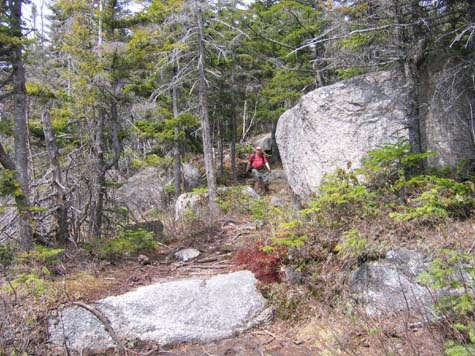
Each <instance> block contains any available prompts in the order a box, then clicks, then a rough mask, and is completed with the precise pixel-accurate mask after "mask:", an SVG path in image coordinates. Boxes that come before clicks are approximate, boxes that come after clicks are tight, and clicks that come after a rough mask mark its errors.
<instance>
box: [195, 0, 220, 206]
mask: <svg viewBox="0 0 475 356" xmlns="http://www.w3.org/2000/svg"><path fill="white" fill-rule="evenodd" d="M197 4H198V9H197V20H198V36H199V38H198V42H199V49H198V51H199V53H198V55H199V56H198V57H199V59H198V61H199V63H198V72H199V106H200V117H201V131H202V137H203V154H204V161H205V169H206V177H207V182H208V199H209V201H208V206H209V208H210V210H211V212H212V213H213V212H217V210H218V207H217V205H216V199H217V189H218V188H217V183H216V174H215V170H214V162H213V161H214V160H213V146H212V142H211V129H210V124H209V117H208V85H207V81H206V73H205V58H206V54H205V38H204V22H203V14H202V10H201V1H198V2H197Z"/></svg>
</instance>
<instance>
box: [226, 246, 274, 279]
mask: <svg viewBox="0 0 475 356" xmlns="http://www.w3.org/2000/svg"><path fill="white" fill-rule="evenodd" d="M281 261H282V255H281V254H280V253H279V252H271V253H268V252H264V251H262V245H261V244H258V243H254V244H251V245H248V246H246V247H245V248H243V249H241V250H239V252H238V253H237V254H236V256H235V257H234V263H235V264H236V265H237V266H240V267H244V268H246V269H248V270H250V271H251V272H253V273H254V275H255V276H256V278H257V279H258V280H260V281H261V282H264V283H273V282H280V281H281V280H282V278H281V272H280V263H281Z"/></svg>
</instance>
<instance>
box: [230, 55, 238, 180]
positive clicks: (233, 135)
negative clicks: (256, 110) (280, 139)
mask: <svg viewBox="0 0 475 356" xmlns="http://www.w3.org/2000/svg"><path fill="white" fill-rule="evenodd" d="M235 63H236V58H235V57H234V52H233V67H232V73H231V106H232V107H231V170H232V175H233V177H232V178H233V183H234V184H237V165H236V142H237V115H238V113H237V102H236V98H237V95H238V94H237V92H236V85H237V84H236V77H235V74H236V65H235Z"/></svg>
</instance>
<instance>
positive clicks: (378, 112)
mask: <svg viewBox="0 0 475 356" xmlns="http://www.w3.org/2000/svg"><path fill="white" fill-rule="evenodd" d="M427 73H428V74H427V75H425V76H424V77H423V78H421V88H420V90H419V96H418V98H413V97H411V93H412V92H411V90H410V87H408V85H407V81H406V80H405V77H404V74H403V73H401V72H398V71H396V70H394V71H382V72H376V73H370V74H366V75H362V76H359V77H355V78H352V79H349V80H346V81H342V82H338V83H336V84H333V85H330V86H327V87H322V88H319V89H316V90H314V91H313V92H311V93H309V94H307V95H305V96H303V97H302V98H301V100H300V101H299V103H298V104H297V105H296V106H295V107H293V108H292V109H290V110H288V111H287V112H285V113H284V114H283V115H282V116H281V117H280V119H279V122H278V125H277V132H276V139H277V144H278V146H279V151H280V155H281V158H282V162H283V166H284V169H285V171H286V173H287V176H288V179H289V184H290V186H291V187H292V189H293V190H294V192H295V193H296V194H297V195H299V196H300V198H302V199H303V200H308V199H309V198H310V196H311V195H312V194H313V193H314V192H315V191H316V190H317V187H318V186H319V185H320V183H321V181H322V178H323V176H324V175H325V174H327V173H333V172H334V171H335V169H336V168H337V167H347V165H348V164H351V166H352V167H358V166H359V165H360V162H361V159H362V158H363V157H364V156H366V155H367V153H368V152H369V151H371V150H374V149H377V148H379V147H381V146H383V145H384V144H386V143H394V142H396V141H398V140H401V139H406V140H407V141H409V142H410V143H411V144H415V145H416V147H417V146H420V148H421V150H422V151H433V152H437V153H438V155H437V156H435V157H432V158H430V160H429V164H430V165H431V166H436V167H443V166H452V167H456V166H457V165H458V163H459V161H460V160H465V161H473V160H474V159H473V157H474V156H475V146H474V143H473V140H472V139H471V134H470V132H471V129H470V124H471V117H472V116H470V115H469V114H468V113H467V112H464V110H465V109H464V108H466V107H469V106H470V105H469V104H470V103H471V102H473V98H467V97H466V96H464V97H463V98H462V99H460V98H457V100H455V99H453V95H452V96H450V95H449V94H447V91H444V90H441V88H440V86H441V80H440V78H438V75H437V68H431V69H427ZM414 100H415V101H416V102H418V105H419V107H420V110H419V120H418V121H417V123H414V122H412V120H410V118H411V115H410V114H411V113H410V108H411V105H412V104H413V102H414ZM454 100H455V101H454ZM449 104H450V105H449ZM465 111H466V110H465ZM468 111H469V110H468ZM409 128H411V129H410V130H409ZM409 131H411V132H409ZM413 141H417V142H413Z"/></svg>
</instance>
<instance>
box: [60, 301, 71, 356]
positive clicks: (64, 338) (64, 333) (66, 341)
mask: <svg viewBox="0 0 475 356" xmlns="http://www.w3.org/2000/svg"><path fill="white" fill-rule="evenodd" d="M59 320H61V329H62V332H63V346H64V349H65V350H66V355H67V356H71V352H70V351H69V347H68V340H66V330H65V329H64V321H63V313H62V312H61V309H60V310H59Z"/></svg>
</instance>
